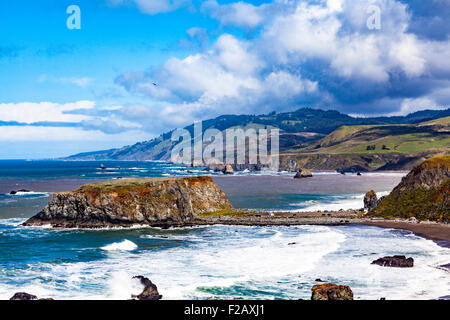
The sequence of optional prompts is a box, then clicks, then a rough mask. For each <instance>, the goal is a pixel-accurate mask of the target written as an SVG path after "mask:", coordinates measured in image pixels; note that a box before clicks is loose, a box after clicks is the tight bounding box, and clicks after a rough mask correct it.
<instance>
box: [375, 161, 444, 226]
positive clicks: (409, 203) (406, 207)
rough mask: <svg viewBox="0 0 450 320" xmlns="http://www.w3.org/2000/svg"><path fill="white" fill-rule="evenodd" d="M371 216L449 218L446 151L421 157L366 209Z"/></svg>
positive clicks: (421, 218)
mask: <svg viewBox="0 0 450 320" xmlns="http://www.w3.org/2000/svg"><path fill="white" fill-rule="evenodd" d="M369 215H371V216H380V217H385V218H404V219H408V218H413V217H414V218H416V219H418V220H430V221H436V222H444V223H448V222H449V220H450V155H446V156H441V157H434V158H431V159H428V160H425V161H424V162H423V163H422V164H420V165H418V166H417V167H415V168H414V169H413V170H412V171H411V172H410V173H409V174H408V175H407V176H406V177H404V178H403V179H402V181H401V182H400V184H399V185H398V186H397V187H395V189H394V190H393V191H392V192H391V193H390V194H389V195H388V196H387V197H385V198H383V199H382V200H381V201H380V203H379V204H378V205H377V206H376V207H375V208H374V209H373V210H372V211H370V213H369Z"/></svg>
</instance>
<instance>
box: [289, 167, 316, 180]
mask: <svg viewBox="0 0 450 320" xmlns="http://www.w3.org/2000/svg"><path fill="white" fill-rule="evenodd" d="M312 176H313V175H312V172H311V171H309V170H307V169H299V170H298V172H297V174H296V175H295V176H294V179H302V178H311V177H312Z"/></svg>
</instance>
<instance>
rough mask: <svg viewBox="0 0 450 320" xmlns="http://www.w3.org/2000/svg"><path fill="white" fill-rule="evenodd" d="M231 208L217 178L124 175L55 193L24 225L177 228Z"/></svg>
mask: <svg viewBox="0 0 450 320" xmlns="http://www.w3.org/2000/svg"><path fill="white" fill-rule="evenodd" d="M231 208H232V207H231V204H230V202H229V201H228V198H227V196H226V195H225V193H223V191H222V190H221V189H220V188H219V187H217V186H216V184H215V183H214V181H213V180H212V178H211V177H178V178H146V179H121V180H114V181H108V182H102V183H93V184H87V185H84V186H82V187H81V188H79V189H77V190H75V191H72V192H60V193H54V194H53V195H52V197H51V199H50V201H49V204H48V205H47V206H46V207H45V208H44V210H42V211H41V212H39V213H38V214H37V215H36V216H34V217H32V218H31V219H29V220H28V221H26V222H25V223H24V225H25V226H34V225H47V224H50V225H52V226H53V227H63V228H75V227H81V228H99V227H110V226H128V225H133V224H143V225H152V226H171V225H183V224H185V223H188V222H189V221H191V220H193V219H195V216H196V214H201V213H204V212H215V211H220V210H227V209H231Z"/></svg>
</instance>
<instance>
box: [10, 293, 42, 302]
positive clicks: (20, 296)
mask: <svg viewBox="0 0 450 320" xmlns="http://www.w3.org/2000/svg"><path fill="white" fill-rule="evenodd" d="M9 300H37V297H36V296H34V295H32V294H29V293H26V292H17V293H15V294H14V295H13V296H12V298H11V299H9Z"/></svg>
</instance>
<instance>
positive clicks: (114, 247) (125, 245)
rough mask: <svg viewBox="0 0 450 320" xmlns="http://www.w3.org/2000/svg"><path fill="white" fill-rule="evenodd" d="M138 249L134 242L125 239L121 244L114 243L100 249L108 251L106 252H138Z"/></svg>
mask: <svg viewBox="0 0 450 320" xmlns="http://www.w3.org/2000/svg"><path fill="white" fill-rule="evenodd" d="M137 248H138V246H137V245H136V244H135V243H134V242H132V241H130V240H127V239H125V240H123V241H121V242H114V243H111V244H108V245H106V246H104V247H101V248H100V249H102V250H106V251H118V250H125V251H131V250H136V249H137Z"/></svg>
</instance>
